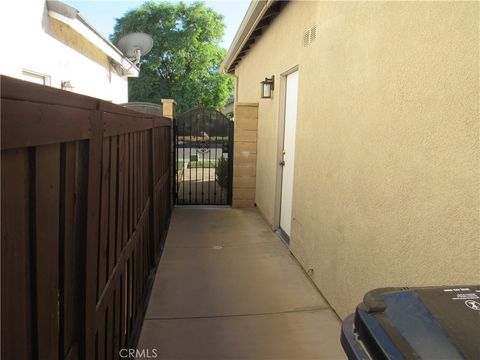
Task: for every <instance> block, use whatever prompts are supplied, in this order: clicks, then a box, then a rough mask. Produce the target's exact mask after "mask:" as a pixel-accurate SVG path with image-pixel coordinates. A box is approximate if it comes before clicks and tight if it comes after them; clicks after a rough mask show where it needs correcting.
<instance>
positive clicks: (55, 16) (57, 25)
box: [0, 0, 138, 103]
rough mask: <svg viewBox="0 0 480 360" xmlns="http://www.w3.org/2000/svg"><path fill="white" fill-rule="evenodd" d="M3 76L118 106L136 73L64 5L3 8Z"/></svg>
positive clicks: (29, 2)
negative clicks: (130, 78) (83, 95)
mask: <svg viewBox="0 0 480 360" xmlns="http://www.w3.org/2000/svg"><path fill="white" fill-rule="evenodd" d="M0 34H1V39H2V49H3V50H2V57H1V59H0V74H3V75H7V76H11V77H15V78H19V79H23V80H28V81H32V82H36V83H40V84H44V85H48V86H53V87H57V88H62V89H64V90H69V91H73V92H76V93H80V94H85V95H89V96H93V97H97V98H100V99H104V100H107V101H112V102H114V103H123V102H127V101H128V83H127V79H128V77H131V76H133V77H136V76H138V68H137V67H135V66H133V64H132V63H131V62H130V61H129V60H128V59H126V58H125V57H124V55H123V54H122V52H121V51H120V50H119V49H117V48H116V47H115V46H114V45H113V44H112V43H111V42H110V41H108V40H107V39H105V38H104V37H103V36H101V35H100V34H99V33H98V32H97V31H96V30H95V29H94V28H93V27H92V26H91V25H90V24H88V22H87V21H86V20H85V19H84V18H83V17H82V16H81V15H80V14H79V13H78V11H77V10H76V9H74V8H72V7H71V6H68V5H66V4H64V3H62V2H60V1H46V2H44V1H39V0H23V1H6V2H2V4H1V5H0Z"/></svg>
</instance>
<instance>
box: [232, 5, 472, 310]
mask: <svg viewBox="0 0 480 360" xmlns="http://www.w3.org/2000/svg"><path fill="white" fill-rule="evenodd" d="M313 25H316V27H317V32H316V39H315V41H314V42H313V43H311V44H310V45H309V46H307V47H303V45H302V37H303V32H304V30H305V29H306V28H308V27H310V26H313ZM479 44H480V39H479V3H476V2H470V3H466V2H464V3H460V2H292V3H289V4H288V5H287V6H286V8H285V9H284V10H283V11H282V13H281V14H280V15H279V16H278V17H277V18H276V19H275V21H274V22H273V23H272V25H271V26H270V27H269V28H268V30H267V31H266V33H265V34H264V35H262V37H261V39H260V40H259V41H258V42H257V43H256V44H255V46H254V47H253V48H252V50H251V51H250V52H249V53H248V55H247V56H246V57H245V58H244V59H243V60H242V62H241V63H240V65H239V66H238V67H237V70H236V74H237V76H238V77H239V81H238V95H237V100H238V101H239V102H259V116H258V150H257V182H256V186H257V191H256V194H257V195H256V203H257V206H258V207H259V209H260V211H261V212H262V213H263V214H264V216H265V218H266V219H267V220H268V221H269V222H270V223H271V224H274V223H275V219H274V213H275V211H274V209H275V181H276V174H277V171H279V167H278V162H277V132H278V122H279V118H278V113H279V111H278V110H279V106H280V96H279V95H280V91H281V90H280V89H279V88H280V86H278V84H280V81H279V80H280V74H281V73H283V72H285V71H287V70H288V69H289V68H292V67H293V66H295V65H298V66H299V75H300V79H299V89H300V90H299V100H298V101H299V102H298V119H297V135H296V152H295V155H296V157H295V177H294V193H293V221H292V236H291V245H290V247H291V250H292V252H293V254H294V255H295V256H296V257H297V258H298V259H299V261H300V262H301V264H302V266H303V267H304V268H305V269H307V270H308V269H313V275H312V278H313V280H314V282H315V283H316V284H317V286H318V287H319V289H320V290H321V291H322V293H323V294H324V295H325V296H326V298H327V300H328V301H329V302H330V303H331V304H332V306H333V307H334V309H335V310H336V311H337V313H338V314H339V315H340V316H342V317H344V316H345V315H347V314H348V313H349V312H352V311H353V309H354V307H355V306H356V304H357V303H358V302H360V301H361V299H362V296H363V294H364V293H365V292H366V291H368V290H369V289H372V288H376V287H382V286H419V285H440V284H459V283H480V273H479V272H478V264H479V260H480V227H479V204H480V197H479V188H480V181H479V180H480V174H479V165H480V158H479V154H480V146H479V59H480V58H479ZM272 74H273V75H275V78H276V80H277V81H276V85H277V86H276V88H275V93H274V98H273V99H272V100H264V99H260V85H259V82H260V81H261V80H262V79H263V78H265V77H266V76H270V75H272Z"/></svg>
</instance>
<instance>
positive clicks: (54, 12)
mask: <svg viewBox="0 0 480 360" xmlns="http://www.w3.org/2000/svg"><path fill="white" fill-rule="evenodd" d="M52 2H53V3H60V2H58V1H49V2H48V3H52ZM60 4H61V5H64V6H65V8H66V9H67V7H68V9H67V10H68V11H67V12H65V11H58V10H64V9H63V7H62V8H61V9H56V7H53V6H51V5H50V4H49V10H48V15H49V16H51V17H52V18H54V19H56V20H58V21H61V22H63V23H64V24H66V25H68V26H70V27H71V28H72V29H73V30H75V31H76V32H78V33H79V34H80V35H82V36H83V37H84V38H85V39H87V40H88V41H90V42H91V43H92V44H93V45H95V46H96V47H97V48H99V49H100V50H101V51H103V52H104V53H105V54H107V55H108V56H109V57H110V58H111V59H112V60H114V61H115V62H116V63H118V64H119V65H120V66H121V67H122V68H123V69H125V70H127V71H128V73H127V74H126V76H132V77H137V76H138V74H139V69H138V68H137V67H136V66H135V65H134V64H133V63H132V62H131V61H130V60H128V59H127V58H126V57H125V56H124V55H123V53H122V52H121V51H120V50H119V49H118V48H117V47H115V45H113V44H112V43H111V42H110V41H108V40H107V39H105V38H104V37H103V36H101V35H100V34H99V33H98V32H97V31H96V30H95V29H94V28H93V26H91V25H90V24H88V22H87V21H86V20H85V19H84V18H83V17H81V16H80V14H79V13H78V10H76V9H75V8H72V7H70V6H68V5H65V4H63V3H60ZM52 8H53V9H52ZM75 11H76V13H75ZM62 13H63V14H62ZM64 14H65V15H66V16H65V15H64ZM74 14H75V16H73V15H74Z"/></svg>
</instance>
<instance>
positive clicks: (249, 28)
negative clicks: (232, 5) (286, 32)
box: [220, 0, 275, 75]
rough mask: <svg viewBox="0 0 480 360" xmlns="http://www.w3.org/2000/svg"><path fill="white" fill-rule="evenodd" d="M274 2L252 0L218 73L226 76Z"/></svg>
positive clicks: (273, 0)
mask: <svg viewBox="0 0 480 360" xmlns="http://www.w3.org/2000/svg"><path fill="white" fill-rule="evenodd" d="M274 2H275V0H252V2H251V3H250V6H249V7H248V9H247V12H246V13H245V16H244V18H243V20H242V23H241V24H240V26H239V28H238V30H237V33H236V34H235V37H234V38H233V41H232V44H231V45H230V48H229V49H228V52H227V55H226V56H225V59H224V60H223V62H222V65H221V66H220V71H221V72H222V73H224V74H226V75H228V69H229V68H230V66H231V65H232V63H233V62H234V60H235V59H236V57H237V55H238V53H239V52H240V50H241V49H242V47H243V45H245V43H246V42H247V41H248V38H249V37H250V34H251V33H252V32H253V30H254V29H255V27H256V26H257V24H258V22H259V21H260V20H261V18H262V16H263V14H265V12H266V11H267V10H268V8H269V7H270V5H272V4H273V3H274Z"/></svg>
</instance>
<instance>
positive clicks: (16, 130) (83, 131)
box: [2, 99, 90, 150]
mask: <svg viewBox="0 0 480 360" xmlns="http://www.w3.org/2000/svg"><path fill="white" fill-rule="evenodd" d="M88 113H89V112H88V110H85V109H77V108H70V107H65V106H59V105H47V104H36V103H31V102H27V101H14V100H7V99H2V149H4V150H5V149H14V148H20V147H28V146H38V145H46V144H57V143H59V142H64V141H73V140H81V139H88V138H89V137H90V124H89V122H88Z"/></svg>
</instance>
